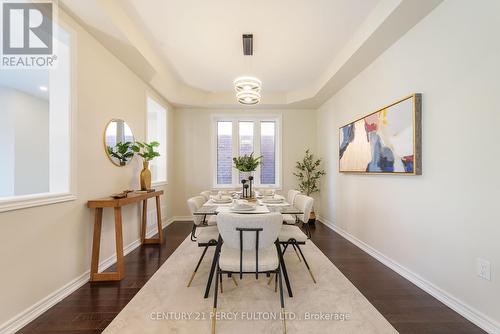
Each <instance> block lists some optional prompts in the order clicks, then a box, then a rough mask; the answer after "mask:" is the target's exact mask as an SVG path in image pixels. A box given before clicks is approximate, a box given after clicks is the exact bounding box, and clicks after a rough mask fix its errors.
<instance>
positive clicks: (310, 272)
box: [297, 244, 316, 284]
mask: <svg viewBox="0 0 500 334" xmlns="http://www.w3.org/2000/svg"><path fill="white" fill-rule="evenodd" d="M297 248H298V249H299V252H300V255H301V256H302V259H303V260H304V264H305V265H306V267H307V270H309V275H311V278H312V280H313V282H314V284H316V279H315V278H314V275H313V273H312V271H311V268H309V264H308V263H307V260H306V258H305V256H304V254H303V253H302V249H301V248H300V246H299V245H298V244H297Z"/></svg>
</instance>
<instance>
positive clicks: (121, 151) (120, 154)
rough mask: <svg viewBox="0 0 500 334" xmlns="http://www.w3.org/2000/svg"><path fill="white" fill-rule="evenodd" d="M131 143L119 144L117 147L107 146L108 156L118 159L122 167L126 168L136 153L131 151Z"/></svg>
mask: <svg viewBox="0 0 500 334" xmlns="http://www.w3.org/2000/svg"><path fill="white" fill-rule="evenodd" d="M131 145H132V143H131V142H129V141H128V142H125V143H121V142H120V143H118V144H116V145H115V147H111V146H107V149H108V154H109V155H110V156H112V157H113V158H115V159H117V160H118V162H119V163H120V166H125V165H126V164H127V162H128V161H129V160H130V159H131V158H132V157H133V156H134V152H132V151H131V150H130V149H131Z"/></svg>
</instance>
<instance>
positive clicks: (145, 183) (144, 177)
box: [132, 141, 160, 190]
mask: <svg viewBox="0 0 500 334" xmlns="http://www.w3.org/2000/svg"><path fill="white" fill-rule="evenodd" d="M158 146H160V143H158V142H156V141H153V142H151V143H146V142H135V144H134V145H133V146H132V151H134V152H135V153H136V154H137V155H139V156H140V157H142V159H143V162H142V164H143V169H142V171H141V190H149V189H151V171H150V170H149V162H150V161H151V160H153V159H154V158H156V157H159V156H160V153H158V152H156V151H155V148H156V147H158Z"/></svg>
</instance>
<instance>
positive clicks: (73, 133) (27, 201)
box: [0, 20, 78, 213]
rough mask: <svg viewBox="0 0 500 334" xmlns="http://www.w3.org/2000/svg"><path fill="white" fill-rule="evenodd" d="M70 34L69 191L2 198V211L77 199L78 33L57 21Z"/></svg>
mask: <svg viewBox="0 0 500 334" xmlns="http://www.w3.org/2000/svg"><path fill="white" fill-rule="evenodd" d="M56 24H58V25H59V26H60V28H62V29H63V30H65V31H66V32H67V33H68V35H69V36H70V47H69V55H70V56H69V59H70V65H69V76H70V77H69V82H70V85H71V87H70V90H69V91H70V92H69V95H70V96H69V106H68V126H69V131H68V132H69V136H68V140H69V141H70V143H69V157H68V160H69V161H68V163H69V176H68V191H65V192H53V193H52V192H46V193H39V194H29V195H19V196H10V197H4V198H0V213H2V212H8V211H13V210H21V209H26V208H32V207H37V206H45V205H50V204H56V203H63V202H69V201H75V200H76V199H77V184H76V180H77V163H76V162H77V153H76V152H77V142H76V138H77V130H76V120H77V106H78V101H77V96H78V95H77V92H78V89H77V81H76V74H77V54H78V50H77V47H78V38H77V37H78V35H77V33H76V31H75V30H74V29H73V28H72V27H71V26H70V25H69V24H67V23H66V22H64V21H62V20H58V21H57V22H56Z"/></svg>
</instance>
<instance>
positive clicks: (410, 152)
mask: <svg viewBox="0 0 500 334" xmlns="http://www.w3.org/2000/svg"><path fill="white" fill-rule="evenodd" d="M421 109H422V97H421V94H413V95H411V96H408V97H406V98H404V99H401V100H399V101H397V102H395V103H393V104H391V105H389V106H387V107H384V108H382V109H380V110H378V111H376V112H374V113H372V114H370V115H368V116H365V117H363V118H361V119H358V120H356V121H354V122H352V123H349V124H347V125H345V126H343V127H341V128H340V140H339V159H340V160H339V171H340V172H348V173H366V174H403V175H421V174H422V169H421V157H422V154H421Z"/></svg>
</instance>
